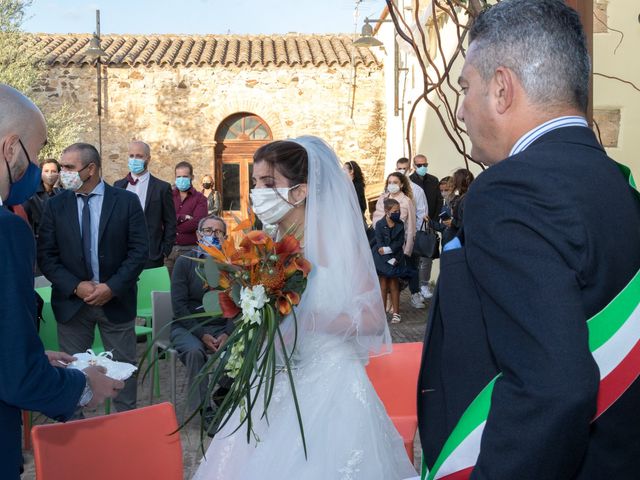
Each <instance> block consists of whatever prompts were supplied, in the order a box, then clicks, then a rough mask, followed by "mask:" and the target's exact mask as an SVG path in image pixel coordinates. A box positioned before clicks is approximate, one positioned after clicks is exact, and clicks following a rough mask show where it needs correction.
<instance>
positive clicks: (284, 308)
mask: <svg viewBox="0 0 640 480" xmlns="http://www.w3.org/2000/svg"><path fill="white" fill-rule="evenodd" d="M276 305H277V306H278V311H279V312H280V314H281V315H283V316H284V315H289V314H290V313H291V304H290V303H289V300H287V297H279V298H278V300H276Z"/></svg>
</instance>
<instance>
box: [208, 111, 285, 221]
mask: <svg viewBox="0 0 640 480" xmlns="http://www.w3.org/2000/svg"><path fill="white" fill-rule="evenodd" d="M215 139H216V147H215V159H216V169H215V171H216V185H217V186H218V188H219V190H220V193H221V195H222V210H223V216H224V219H225V220H226V221H231V225H233V216H234V215H235V216H236V217H239V218H246V217H247V212H248V209H249V190H250V188H251V174H252V172H253V154H254V152H255V151H256V150H257V149H258V148H260V147H261V146H262V145H264V144H266V143H269V142H270V141H272V140H273V136H272V134H271V129H270V128H269V126H268V125H267V124H266V122H265V121H264V120H263V119H262V118H260V117H258V116H257V115H254V114H253V113H248V112H240V113H236V114H233V115H231V116H229V117H227V118H226V119H225V120H223V121H222V123H221V124H220V126H219V127H218V130H217V131H216V136H215Z"/></svg>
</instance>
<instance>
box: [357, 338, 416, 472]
mask: <svg viewBox="0 0 640 480" xmlns="http://www.w3.org/2000/svg"><path fill="white" fill-rule="evenodd" d="M421 356H422V342H414V343H394V344H393V351H392V353H390V354H388V355H382V356H379V357H372V358H370V359H369V365H367V375H368V376H369V380H371V383H372V384H373V387H374V388H375V389H376V393H377V394H378V397H380V400H382V403H383V405H384V408H385V410H386V411H387V414H388V415H389V417H391V421H392V422H393V425H394V426H395V427H396V430H398V433H399V434H400V436H401V437H402V440H403V441H404V446H405V448H406V449H407V454H408V455H409V458H410V459H411V462H413V440H414V438H415V436H416V431H417V430H418V410H417V400H416V399H417V396H416V388H417V385H418V372H419V370H420V360H421Z"/></svg>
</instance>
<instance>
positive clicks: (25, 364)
mask: <svg viewBox="0 0 640 480" xmlns="http://www.w3.org/2000/svg"><path fill="white" fill-rule="evenodd" d="M46 141H47V129H46V125H45V121H44V117H43V116H42V113H41V112H40V110H38V108H37V107H36V106H35V105H34V104H33V103H32V102H31V101H30V100H29V99H27V98H26V97H25V96H24V95H22V94H21V93H20V92H18V91H17V90H15V89H13V88H11V87H9V86H7V85H2V84H0V205H3V206H7V205H8V206H12V205H20V204H21V203H22V202H24V201H26V200H27V199H28V198H29V197H31V196H32V195H33V194H34V193H35V191H36V188H37V186H38V183H39V181H40V180H39V179H40V169H39V168H38V166H37V165H36V164H35V163H33V161H32V160H35V159H36V158H38V153H39V152H40V149H41V148H42V147H43V146H44V144H45V143H46ZM0 252H2V263H1V264H0V425H2V427H1V428H0V478H2V479H3V480H5V479H6V480H14V479H18V478H20V471H21V468H22V456H21V451H20V410H33V411H40V412H42V413H44V414H45V415H47V416H48V417H51V418H54V419H56V420H61V421H64V420H66V419H68V418H69V417H70V416H71V415H72V414H73V413H74V411H75V409H76V407H78V406H88V407H94V406H97V405H98V404H99V403H100V402H102V401H103V400H104V399H105V398H113V397H115V396H116V395H117V393H118V392H119V390H120V389H122V387H123V386H124V384H123V383H122V382H120V381H118V380H113V379H111V378H109V377H106V376H105V375H104V374H103V370H102V369H101V367H89V368H87V369H86V370H84V372H80V371H79V370H74V369H65V368H64V365H65V364H67V363H68V362H70V361H73V357H71V356H70V355H68V354H66V353H62V352H45V351H44V348H43V346H42V342H41V341H40V338H39V337H38V332H37V331H36V302H35V295H34V291H33V268H34V264H35V245H34V239H33V234H32V232H31V230H30V228H29V226H28V225H27V224H26V223H25V222H24V221H23V220H22V219H21V218H19V217H17V216H16V215H13V214H12V213H10V212H9V211H8V210H7V209H5V208H0Z"/></svg>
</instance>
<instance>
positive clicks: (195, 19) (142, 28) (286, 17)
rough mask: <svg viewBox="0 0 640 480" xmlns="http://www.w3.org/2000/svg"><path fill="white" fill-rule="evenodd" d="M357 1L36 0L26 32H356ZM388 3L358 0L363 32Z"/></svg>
mask: <svg viewBox="0 0 640 480" xmlns="http://www.w3.org/2000/svg"><path fill="white" fill-rule="evenodd" d="M356 3H357V0H178V1H171V0H128V1H125V0H93V1H91V0H84V1H83V0H33V5H32V6H31V8H30V9H29V11H28V14H29V17H30V18H29V19H28V20H27V21H26V22H25V23H24V25H23V28H24V29H25V30H26V31H28V32H39V33H91V32H93V31H94V30H95V10H96V9H100V25H101V33H103V34H108V33H130V34H151V33H176V34H205V33H236V34H243V33H251V34H258V33H287V32H299V33H352V32H353V31H354V10H355V5H356ZM384 6H385V2H384V0H362V1H360V2H359V20H358V27H357V29H358V32H359V31H360V28H361V26H362V22H363V20H364V18H365V17H366V16H369V17H370V18H378V15H379V14H380V12H382V9H383V8H384Z"/></svg>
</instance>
